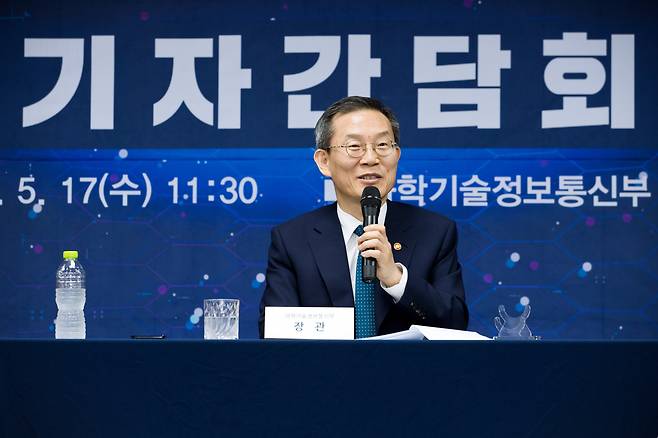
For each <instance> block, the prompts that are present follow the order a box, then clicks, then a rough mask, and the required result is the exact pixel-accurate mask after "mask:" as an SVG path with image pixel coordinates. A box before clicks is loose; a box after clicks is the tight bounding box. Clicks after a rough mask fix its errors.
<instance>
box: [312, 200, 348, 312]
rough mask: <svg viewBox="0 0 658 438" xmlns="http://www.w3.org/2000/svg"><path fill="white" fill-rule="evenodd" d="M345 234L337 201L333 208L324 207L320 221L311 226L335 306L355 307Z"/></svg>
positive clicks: (318, 257) (320, 268)
mask: <svg viewBox="0 0 658 438" xmlns="http://www.w3.org/2000/svg"><path fill="white" fill-rule="evenodd" d="M342 235H343V233H342V231H341V228H340V221H339V220H338V215H337V213H336V204H334V205H332V206H331V208H326V209H324V210H323V212H322V214H321V215H320V216H319V218H318V221H317V222H316V223H315V224H313V225H312V227H311V230H309V244H310V246H311V250H312V251H313V256H314V257H315V261H316V263H317V265H318V269H319V270H320V275H321V276H322V280H323V281H324V283H325V285H326V287H327V291H328V292H329V298H330V299H331V304H332V306H334V307H353V306H354V296H353V295H352V285H351V284H350V271H349V266H348V264H347V253H346V251H345V243H344V242H343V238H342Z"/></svg>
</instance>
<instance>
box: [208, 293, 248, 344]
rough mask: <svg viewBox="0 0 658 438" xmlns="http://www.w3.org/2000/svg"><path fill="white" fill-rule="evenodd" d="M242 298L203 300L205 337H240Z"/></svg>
mask: <svg viewBox="0 0 658 438" xmlns="http://www.w3.org/2000/svg"><path fill="white" fill-rule="evenodd" d="M239 320H240V300H232V299H226V298H215V299H211V300H203V338H204V339H238V329H239Z"/></svg>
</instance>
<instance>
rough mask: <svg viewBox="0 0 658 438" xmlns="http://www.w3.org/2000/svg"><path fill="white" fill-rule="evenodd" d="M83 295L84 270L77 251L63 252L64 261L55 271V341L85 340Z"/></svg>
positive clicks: (84, 297)
mask: <svg viewBox="0 0 658 438" xmlns="http://www.w3.org/2000/svg"><path fill="white" fill-rule="evenodd" d="M85 293H86V289H85V270H84V269H83V268H82V266H81V265H80V262H79V261H78V251H64V261H63V262H62V264H61V265H59V268H58V269H57V287H56V289H55V302H56V303H57V319H56V320H55V339H85V337H86V335H87V333H86V326H85V313H84V308H85V300H86V296H85Z"/></svg>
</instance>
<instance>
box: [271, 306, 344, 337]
mask: <svg viewBox="0 0 658 438" xmlns="http://www.w3.org/2000/svg"><path fill="white" fill-rule="evenodd" d="M265 339H354V307H266V308H265Z"/></svg>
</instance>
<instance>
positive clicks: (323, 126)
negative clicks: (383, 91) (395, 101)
mask: <svg viewBox="0 0 658 438" xmlns="http://www.w3.org/2000/svg"><path fill="white" fill-rule="evenodd" d="M359 110H374V111H379V112H380V113H382V114H384V115H385V116H386V118H387V119H388V121H389V122H390V123H391V128H393V137H394V138H393V141H395V143H397V144H400V123H399V122H398V120H397V119H396V118H395V114H393V111H391V110H390V109H389V108H387V107H386V106H385V105H384V104H383V103H381V102H380V101H378V100H377V99H373V98H372V97H362V96H349V97H345V98H343V99H340V100H339V101H337V102H334V103H333V104H331V106H330V107H329V108H327V109H326V111H325V112H324V113H322V116H321V117H320V120H318V123H317V124H316V125H315V145H316V147H317V148H318V149H325V150H328V149H329V147H330V146H331V145H330V144H329V142H330V141H331V137H332V136H333V135H334V130H333V126H332V120H333V118H334V117H335V116H336V115H337V114H347V113H351V112H353V111H359Z"/></svg>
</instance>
